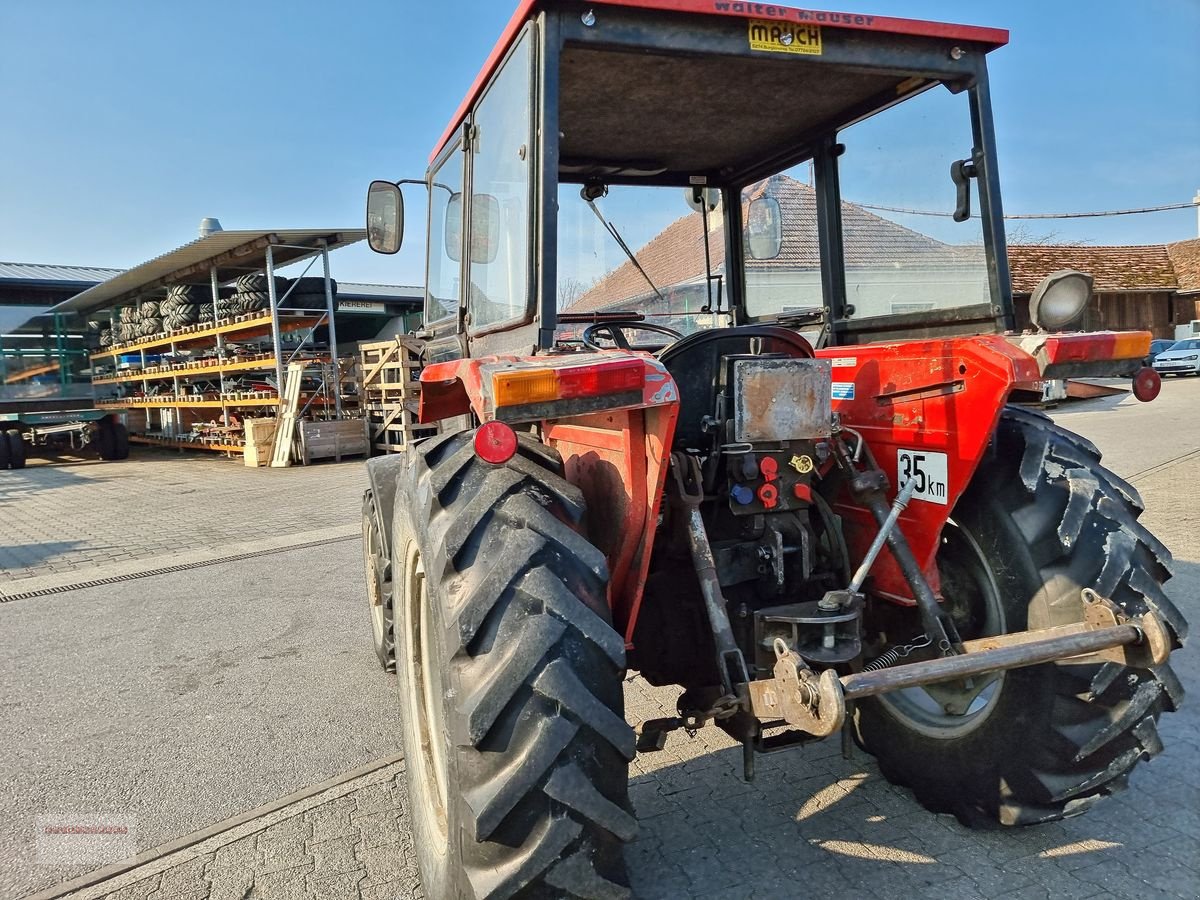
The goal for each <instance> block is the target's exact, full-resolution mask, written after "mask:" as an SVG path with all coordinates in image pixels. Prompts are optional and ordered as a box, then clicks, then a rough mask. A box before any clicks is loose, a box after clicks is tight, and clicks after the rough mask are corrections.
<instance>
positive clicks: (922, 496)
mask: <svg viewBox="0 0 1200 900" xmlns="http://www.w3.org/2000/svg"><path fill="white" fill-rule="evenodd" d="M896 475H897V478H896V482H897V483H896V490H899V489H900V488H901V487H902V486H903V485H904V483H905V482H906V481H908V479H910V478H915V479H916V482H917V484H916V490H914V491H913V499H915V500H926V501H928V502H929V503H940V504H941V505H942V506H945V505H946V504H947V503H948V502H949V501H948V500H947V494H948V493H949V490H948V482H949V474H948V471H947V467H946V454H945V453H936V452H933V451H930V450H905V449H903V448H900V449H897V450H896Z"/></svg>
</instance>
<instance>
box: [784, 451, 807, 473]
mask: <svg viewBox="0 0 1200 900" xmlns="http://www.w3.org/2000/svg"><path fill="white" fill-rule="evenodd" d="M788 465H789V466H791V467H792V468H793V469H795V470H796V471H797V472H799V473H800V474H801V475H807V474H808V473H809V472H811V471H812V470H813V461H812V457H811V456H807V455H805V456H793V457H792V458H791V460H790V461H789V462H788Z"/></svg>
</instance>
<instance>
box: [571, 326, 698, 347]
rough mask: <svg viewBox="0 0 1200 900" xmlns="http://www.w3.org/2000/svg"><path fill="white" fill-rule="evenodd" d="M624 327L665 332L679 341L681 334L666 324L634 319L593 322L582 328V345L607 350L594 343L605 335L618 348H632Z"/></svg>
mask: <svg viewBox="0 0 1200 900" xmlns="http://www.w3.org/2000/svg"><path fill="white" fill-rule="evenodd" d="M626 328H632V329H635V330H637V331H651V332H653V333H654V334H665V335H666V336H667V337H669V338H673V339H674V340H677V341H681V340H683V334H682V333H681V332H678V331H676V330H675V329H674V328H668V327H667V326H666V325H656V324H654V323H653V322H638V321H634V320H630V321H625V322H595V323H593V324H591V325H589V326H588V327H587V328H585V329H583V335H582V338H581V339H582V341H583V346H585V347H587V348H588V349H589V350H607V349H608V348H607V347H601V346H600V345H599V344H598V343H596V338H598V337H601V336H603V337H606V338H607V339H608V340H610V341H612V342H613V343H614V344H616V346H617V349H618V350H632V349H633V348H632V347H631V346H630V345H629V339H628V338H626V337H625V331H624V329H626Z"/></svg>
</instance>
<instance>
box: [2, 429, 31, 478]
mask: <svg viewBox="0 0 1200 900" xmlns="http://www.w3.org/2000/svg"><path fill="white" fill-rule="evenodd" d="M4 437H5V440H6V442H7V444H8V464H9V466H10V467H12V468H14V469H23V468H25V455H26V450H27V448H26V446H25V438H23V437H21V432H19V431H17V430H16V429H15V428H11V429H9V431H8V433H7V434H5V435H4Z"/></svg>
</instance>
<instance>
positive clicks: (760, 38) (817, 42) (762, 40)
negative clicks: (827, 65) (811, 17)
mask: <svg viewBox="0 0 1200 900" xmlns="http://www.w3.org/2000/svg"><path fill="white" fill-rule="evenodd" d="M749 27H750V49H751V50H765V51H767V52H768V53H801V54H804V55H805V56H820V55H821V26H820V25H802V24H801V23H799V22H783V21H772V20H768V19H751V20H750V26H749Z"/></svg>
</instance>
